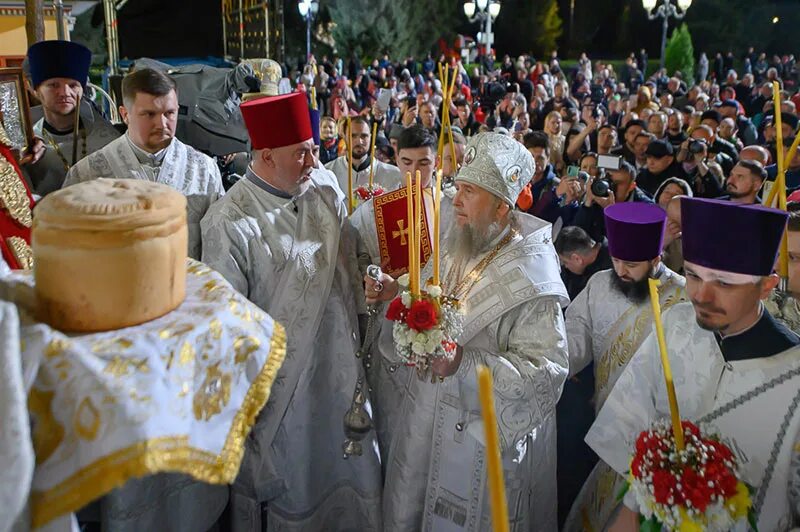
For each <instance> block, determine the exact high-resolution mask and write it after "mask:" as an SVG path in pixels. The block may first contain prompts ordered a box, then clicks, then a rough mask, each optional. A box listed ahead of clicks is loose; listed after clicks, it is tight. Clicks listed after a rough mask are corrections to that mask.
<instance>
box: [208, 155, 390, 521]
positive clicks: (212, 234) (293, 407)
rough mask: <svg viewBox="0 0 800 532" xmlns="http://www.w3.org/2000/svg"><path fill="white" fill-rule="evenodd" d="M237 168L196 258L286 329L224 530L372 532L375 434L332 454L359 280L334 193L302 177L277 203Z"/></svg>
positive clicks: (353, 338) (326, 183)
mask: <svg viewBox="0 0 800 532" xmlns="http://www.w3.org/2000/svg"><path fill="white" fill-rule="evenodd" d="M260 183H261V182H260V178H259V177H258V176H256V175H255V174H253V173H252V170H248V173H247V175H246V176H245V177H244V178H243V179H241V180H240V181H239V182H237V183H236V184H235V185H234V186H233V187H232V188H231V189H230V191H229V192H228V194H227V195H226V196H225V197H224V198H223V199H222V200H220V201H219V202H217V203H216V204H215V205H213V206H212V207H211V209H209V212H208V214H207V215H206V216H205V218H203V222H202V230H203V239H204V246H203V247H204V249H203V257H204V258H205V260H206V261H208V264H209V265H210V266H211V267H212V268H215V269H217V270H218V271H219V272H220V273H222V274H223V275H224V276H225V277H226V278H227V279H228V280H229V281H230V282H231V283H232V284H233V286H234V287H235V288H236V289H237V290H239V291H240V292H242V293H243V294H245V295H246V296H247V297H248V298H249V299H250V300H251V301H253V302H254V303H256V304H257V305H258V306H260V307H261V308H263V309H264V310H266V311H267V312H269V313H270V315H272V316H274V317H275V319H276V320H277V321H279V322H280V323H282V324H283V325H284V326H285V327H286V333H287V339H288V340H287V341H288V346H287V355H286V360H285V362H284V364H283V366H282V368H281V370H280V373H279V375H278V379H277V381H276V382H275V384H274V386H273V388H272V395H271V397H270V400H269V402H268V404H267V407H266V408H265V410H264V411H263V412H262V414H261V415H260V419H259V421H258V423H257V425H256V427H255V428H254V429H253V437H252V438H251V440H250V442H249V444H250V445H249V447H248V453H247V455H246V456H245V459H244V463H243V465H242V471H241V472H240V475H239V478H238V479H237V481H236V483H235V484H234V486H233V490H232V494H231V503H232V513H233V520H234V529H235V530H260V528H259V526H260V525H259V524H258V523H260V518H261V503H263V502H266V508H267V514H268V515H267V530H296V531H314V530H378V529H380V495H381V476H380V461H379V456H378V453H377V449H376V445H375V438H374V436H373V435H372V434H370V435H368V436H367V438H366V440H365V441H364V442H363V447H364V454H363V456H360V457H353V458H350V459H348V460H344V459H343V458H342V450H341V449H342V443H343V442H344V440H345V434H344V430H343V423H342V419H343V416H344V414H345V412H346V411H347V410H348V408H349V407H350V404H351V400H352V396H353V389H354V385H355V383H356V380H357V379H358V378H360V377H361V376H362V375H363V368H362V367H361V362H360V361H359V360H358V359H357V358H356V357H355V356H354V355H355V352H356V349H357V348H358V341H359V338H358V318H357V310H358V309H359V308H362V307H363V297H364V296H363V289H362V281H361V279H360V277H359V273H358V268H357V264H356V255H355V234H354V232H353V231H352V228H351V227H350V226H349V222H348V220H347V214H346V209H345V204H344V197H343V196H342V194H341V192H340V191H339V190H338V187H337V185H336V183H335V181H334V176H333V175H332V174H330V172H328V171H326V170H319V169H317V170H314V171H313V172H312V178H311V180H310V181H309V182H308V183H306V185H304V190H303V191H302V192H301V193H300V194H298V195H297V196H295V197H294V198H282V197H279V196H280V195H279V194H278V195H276V194H275V192H277V191H274V189H273V192H270V191H268V188H269V187H265V186H264V185H262V184H260Z"/></svg>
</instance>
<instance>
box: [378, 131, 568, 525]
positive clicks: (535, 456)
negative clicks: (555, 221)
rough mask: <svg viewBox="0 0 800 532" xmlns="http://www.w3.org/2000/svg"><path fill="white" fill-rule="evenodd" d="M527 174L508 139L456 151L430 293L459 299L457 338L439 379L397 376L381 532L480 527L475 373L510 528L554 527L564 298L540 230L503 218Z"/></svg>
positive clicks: (388, 292)
mask: <svg viewBox="0 0 800 532" xmlns="http://www.w3.org/2000/svg"><path fill="white" fill-rule="evenodd" d="M533 168H534V163H533V158H532V157H531V155H530V154H529V153H528V151H527V150H526V149H525V147H524V146H523V145H522V144H520V143H518V142H516V141H515V140H513V139H512V138H510V137H507V136H504V135H500V134H496V133H483V134H479V135H477V136H475V137H473V138H472V139H471V140H470V143H469V145H468V146H467V150H466V153H465V156H464V165H463V167H462V168H461V170H460V171H459V173H458V175H457V176H456V178H455V183H456V187H457V189H458V191H457V193H456V195H455V197H454V198H453V209H454V214H455V217H454V219H453V223H452V227H451V229H450V231H449V234H448V238H447V241H446V244H445V247H444V250H443V254H442V262H441V271H442V273H443V281H444V282H443V286H442V289H443V291H444V294H445V295H449V296H450V297H453V298H456V299H458V300H459V302H460V308H461V309H462V311H463V312H464V329H463V333H462V334H461V336H460V338H459V339H458V344H459V345H458V348H457V353H456V356H455V358H454V359H453V360H452V361H448V360H445V359H439V360H435V361H434V362H433V363H432V365H431V370H432V372H433V375H434V376H435V377H440V378H439V379H434V382H433V383H432V382H430V381H431V379H430V378H427V379H424V380H423V379H420V378H419V377H418V376H417V374H416V372H414V371H411V372H408V373H407V379H406V382H405V389H404V396H403V399H402V405H401V407H400V409H399V413H398V415H397V416H396V420H395V425H396V426H395V427H394V430H393V439H392V445H391V450H390V453H389V461H388V463H387V464H386V478H385V481H384V502H383V512H384V523H385V526H386V529H387V530H393V531H406V530H408V531H411V530H428V531H433V530H435V531H451V530H452V531H456V530H458V531H464V530H470V531H477V530H489V529H490V528H491V511H490V504H489V497H488V486H487V484H486V472H485V465H484V464H485V456H486V448H485V444H484V436H483V426H482V421H481V415H480V406H479V404H478V392H477V377H476V367H477V366H478V365H479V364H482V365H485V366H488V367H489V368H490V370H491V372H492V378H493V381H494V394H495V404H496V405H497V411H498V413H499V415H498V423H499V427H498V428H499V432H500V445H501V450H502V455H503V469H504V475H505V479H506V494H507V497H508V508H509V517H510V522H511V530H514V531H522V530H526V531H527V530H533V529H536V530H545V531H550V530H556V528H557V523H556V455H555V452H556V421H555V413H556V409H555V405H556V402H557V401H558V397H559V395H560V394H561V387H562V385H563V384H564V380H565V379H566V377H567V338H566V330H565V327H564V319H563V317H562V311H561V308H562V306H564V305H566V304H567V302H568V297H567V291H566V288H565V287H564V284H563V283H562V281H561V277H560V275H559V263H558V255H557V254H556V252H555V249H554V248H553V244H552V242H551V231H552V229H551V226H550V224H549V223H547V222H545V221H543V220H540V219H538V218H535V217H533V216H530V215H527V214H524V213H520V212H515V211H514V210H513V206H514V204H515V203H516V201H517V196H518V195H519V193H520V191H521V190H522V188H523V187H524V186H525V185H526V184H527V183H528V182H529V181H530V180H531V177H532V175H533ZM430 262H432V261H429V264H428V266H427V267H426V269H425V270H424V271H423V278H424V279H427V278H428V277H429V276H430V272H431V264H430ZM381 282H382V283H383V287H381V286H380V285H377V284H376V283H375V282H374V281H373V280H372V279H369V278H368V277H367V281H366V283H367V302H368V303H370V304H372V303H376V302H378V301H388V300H390V299H392V297H393V296H394V295H396V294H397V292H398V285H397V282H396V281H395V280H394V279H392V278H391V277H390V276H388V275H386V274H384V275H383V276H382V278H381ZM376 288H377V289H378V291H376ZM381 334H382V335H386V334H388V335H390V336H391V328H389V327H384V328H383V330H382V331H381ZM382 340H383V339H382ZM381 352H382V354H383V356H389V357H393V356H394V353H393V352H389V353H387V352H386V351H384V350H381ZM388 362H389V363H394V364H396V363H397V360H390V361H388Z"/></svg>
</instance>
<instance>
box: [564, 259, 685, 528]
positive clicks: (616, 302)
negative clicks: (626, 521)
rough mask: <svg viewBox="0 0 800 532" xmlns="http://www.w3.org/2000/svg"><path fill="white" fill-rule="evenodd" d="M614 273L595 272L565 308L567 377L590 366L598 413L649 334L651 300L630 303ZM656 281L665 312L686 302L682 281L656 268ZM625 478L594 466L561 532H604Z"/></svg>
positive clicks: (599, 464)
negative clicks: (587, 530)
mask: <svg viewBox="0 0 800 532" xmlns="http://www.w3.org/2000/svg"><path fill="white" fill-rule="evenodd" d="M614 275H615V273H614V270H603V271H599V272H597V273H596V274H594V275H593V276H592V278H591V279H589V282H588V283H586V287H585V288H584V289H583V290H582V291H581V292H580V294H578V295H577V297H575V299H574V300H573V301H572V303H570V305H569V307H567V312H566V317H565V321H566V325H567V340H568V341H569V373H570V376H574V375H577V374H578V373H580V372H581V371H582V370H583V369H584V368H585V367H586V366H588V365H589V364H590V363H594V377H595V379H594V386H595V391H594V407H595V412H597V411H598V410H600V407H602V406H603V403H604V402H605V400H606V397H608V394H609V393H610V392H611V390H612V389H613V387H614V384H615V383H616V382H617V379H618V378H619V376H620V375H621V374H622V371H623V370H624V369H625V366H627V364H628V362H629V361H630V359H631V357H633V355H634V353H636V351H637V350H638V349H639V346H641V344H642V342H643V341H644V340H645V338H647V335H648V334H650V330H651V329H652V326H653V307H652V305H651V304H650V298H649V297H646V298H645V299H644V300H642V301H640V302H638V303H633V302H631V300H630V299H628V298H627V297H626V296H625V295H624V294H623V293H622V292H620V291H619V290H618V289H616V288H615V287H614V285H613V279H614ZM656 278H657V279H658V280H659V281H660V282H661V286H660V287H659V289H658V292H659V301H660V303H661V309H662V310H664V311H666V310H667V309H669V308H670V307H672V306H673V305H675V304H676V303H679V302H681V301H684V300H685V299H686V292H685V289H684V287H685V285H686V280H685V279H684V278H683V277H682V276H680V275H678V274H676V273H675V272H673V271H672V270H670V269H669V268H667V267H666V266H664V265H663V264H662V265H659V267H658V270H657V272H656ZM622 481H623V479H622V477H619V476H618V475H617V474H616V473H614V471H613V470H611V469H610V468H609V467H608V466H607V465H606V464H604V463H603V462H600V463H598V464H597V465H596V466H595V467H594V469H593V471H592V473H591V475H590V476H589V478H588V479H587V480H586V482H585V483H584V486H583V488H582V489H581V491H580V493H579V494H578V497H577V498H576V500H575V502H574V504H573V507H572V510H571V512H570V515H569V517H568V518H567V521H566V524H565V526H564V529H565V530H576V531H577V530H582V529H584V528H585V527H586V525H587V523H588V524H589V525H591V528H592V529H593V530H602V529H603V527H604V526H605V523H606V522H607V521H608V519H609V517H610V516H611V515H612V513H613V511H614V509H615V508H616V506H617V498H616V494H617V492H618V491H619V486H620V485H621V483H622Z"/></svg>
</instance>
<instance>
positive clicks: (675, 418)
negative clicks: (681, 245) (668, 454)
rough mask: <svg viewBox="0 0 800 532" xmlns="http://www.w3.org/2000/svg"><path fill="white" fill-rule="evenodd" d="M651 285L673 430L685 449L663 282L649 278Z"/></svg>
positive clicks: (678, 443) (679, 445) (678, 441)
mask: <svg viewBox="0 0 800 532" xmlns="http://www.w3.org/2000/svg"><path fill="white" fill-rule="evenodd" d="M647 282H648V285H649V286H650V304H651V305H652V307H653V321H654V322H655V325H656V338H657V339H658V350H659V352H660V353H661V366H662V368H663V369H664V380H665V381H666V384H667V396H668V398H669V411H670V415H671V417H672V432H673V434H674V435H675V447H677V449H678V450H679V451H682V450H683V427H682V426H681V414H680V411H679V410H678V399H677V397H676V395H675V384H674V383H673V382H672V370H671V369H670V366H669V356H668V354H667V340H666V338H665V337H664V326H663V325H662V323H661V303H659V299H658V287H659V285H660V284H661V282H660V281H658V280H657V279H652V278H651V279H648V280H647Z"/></svg>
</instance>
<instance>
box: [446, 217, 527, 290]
mask: <svg viewBox="0 0 800 532" xmlns="http://www.w3.org/2000/svg"><path fill="white" fill-rule="evenodd" d="M518 234H519V233H518V232H517V231H516V230H515V229H511V230H510V231H509V232H508V234H507V235H506V236H504V237H503V239H502V240H501V241H500V242H499V243H498V244H497V245H496V246H495V247H494V249H492V251H490V252H489V254H488V255H486V257H484V258H483V260H481V261H480V262H479V263H478V264H477V265H476V266H475V267H474V268H472V270H470V272H469V273H467V275H465V276H464V277H463V278H462V279H461V280H460V281H459V282H458V284H457V285H456V287H455V288H454V289H453V290H450V291H449V293H450V296H451V297H453V298H454V299H459V300H462V299H464V298H466V297H467V295H469V293H470V292H471V291H472V288H473V287H474V286H475V283H477V282H478V280H479V279H480V276H481V274H483V271H484V270H485V269H486V268H488V267H489V264H491V262H492V261H493V260H494V258H495V257H496V256H497V254H498V253H500V251H501V250H502V249H503V248H504V247H505V246H506V245H508V243H509V242H511V240H513V239H514V237H516V236H517V235H518ZM455 276H456V265H455V263H454V264H453V265H451V266H450V269H449V270H448V272H447V278H446V279H445V284H446V285H447V286H448V287H450V286H452V284H453V282H454V280H455Z"/></svg>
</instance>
